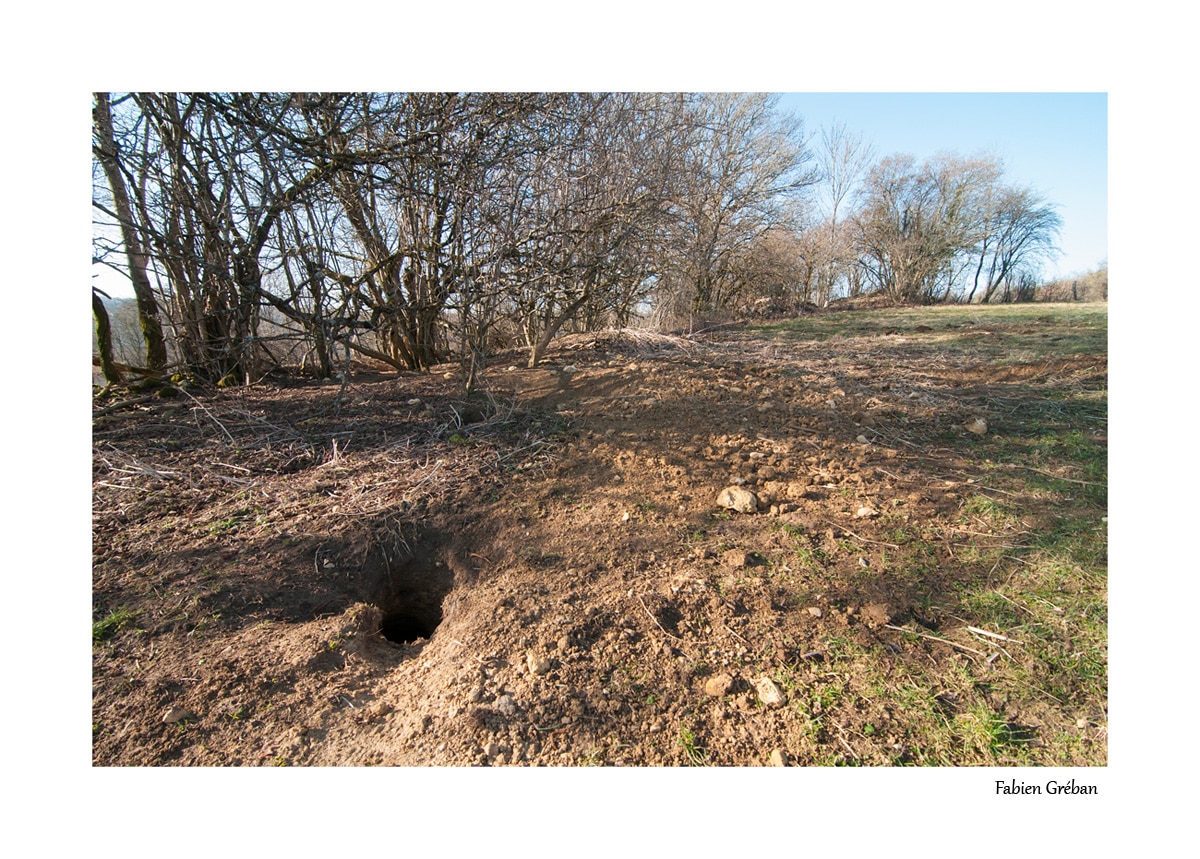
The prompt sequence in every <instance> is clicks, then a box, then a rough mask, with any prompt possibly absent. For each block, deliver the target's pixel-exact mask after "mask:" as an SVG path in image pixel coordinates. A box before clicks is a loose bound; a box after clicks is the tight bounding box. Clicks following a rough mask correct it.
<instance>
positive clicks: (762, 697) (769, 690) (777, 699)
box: [754, 677, 787, 709]
mask: <svg viewBox="0 0 1200 859" xmlns="http://www.w3.org/2000/svg"><path fill="white" fill-rule="evenodd" d="M754 691H755V692H757V693H758V700H759V701H761V702H762V704H763V706H764V707H769V708H771V709H774V708H776V707H782V706H783V705H784V704H786V703H787V696H786V695H784V694H783V690H782V689H780V688H779V685H778V684H777V683H776V682H775V681H774V680H772V679H771V678H770V677H759V678H758V679H757V680H755V681H754Z"/></svg>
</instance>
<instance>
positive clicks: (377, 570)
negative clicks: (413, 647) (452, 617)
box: [362, 532, 454, 644]
mask: <svg viewBox="0 0 1200 859" xmlns="http://www.w3.org/2000/svg"><path fill="white" fill-rule="evenodd" d="M448 557H449V553H448V550H447V547H446V545H445V542H444V541H443V540H442V539H441V538H440V537H439V535H438V534H436V533H431V532H423V533H421V534H420V535H418V536H415V537H414V536H409V537H408V538H407V539H405V540H398V541H397V542H396V543H394V544H391V545H388V544H380V545H378V546H377V547H376V548H375V549H374V550H373V551H372V552H370V554H369V555H368V556H367V561H366V563H365V564H364V565H363V583H364V584H365V586H366V589H365V592H364V593H362V598H363V599H365V600H366V601H367V602H370V603H373V604H375V605H376V606H378V607H379V610H380V612H381V613H382V614H383V620H382V623H381V626H380V630H379V631H380V633H381V634H382V635H383V637H384V638H386V639H387V640H388V641H391V642H393V643H395V644H412V643H414V642H419V641H427V640H429V639H430V638H432V637H433V634H434V632H435V631H436V630H437V628H438V625H439V624H441V622H442V619H443V614H442V603H443V601H444V600H445V599H446V596H447V595H448V594H449V593H450V591H451V590H452V589H453V587H454V571H453V570H452V568H451V567H450V565H449V564H448V563H447V562H446V559H447V558H448Z"/></svg>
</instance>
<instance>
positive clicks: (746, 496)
mask: <svg viewBox="0 0 1200 859" xmlns="http://www.w3.org/2000/svg"><path fill="white" fill-rule="evenodd" d="M717 504H718V505H720V506H721V507H727V508H729V509H730V510H736V511H737V512H738V513H756V512H758V496H756V495H755V494H754V493H753V492H751V491H750V490H749V489H743V488H742V487H740V486H726V487H725V488H724V489H722V490H721V494H720V495H718V496H717Z"/></svg>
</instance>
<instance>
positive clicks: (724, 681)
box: [704, 674, 733, 698]
mask: <svg viewBox="0 0 1200 859" xmlns="http://www.w3.org/2000/svg"><path fill="white" fill-rule="evenodd" d="M732 688H733V677H732V676H731V675H729V674H714V675H713V676H712V677H710V678H708V682H707V683H705V684H704V694H705V695H711V696H712V697H714V698H720V697H721V696H722V695H725V694H726V693H727V692H729V690H730V689H732Z"/></svg>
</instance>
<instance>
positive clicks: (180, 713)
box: [163, 707, 199, 725]
mask: <svg viewBox="0 0 1200 859" xmlns="http://www.w3.org/2000/svg"><path fill="white" fill-rule="evenodd" d="M198 718H199V717H198V716H197V715H196V714H195V713H193V712H192V711H191V710H185V709H184V708H183V707H172V708H171V709H169V710H167V712H166V713H164V714H163V722H164V723H165V724H168V725H174V724H175V723H176V722H185V721H187V720H189V719H191V720H195V719H198Z"/></svg>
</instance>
